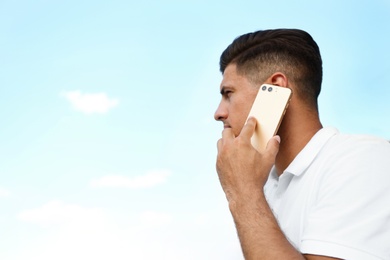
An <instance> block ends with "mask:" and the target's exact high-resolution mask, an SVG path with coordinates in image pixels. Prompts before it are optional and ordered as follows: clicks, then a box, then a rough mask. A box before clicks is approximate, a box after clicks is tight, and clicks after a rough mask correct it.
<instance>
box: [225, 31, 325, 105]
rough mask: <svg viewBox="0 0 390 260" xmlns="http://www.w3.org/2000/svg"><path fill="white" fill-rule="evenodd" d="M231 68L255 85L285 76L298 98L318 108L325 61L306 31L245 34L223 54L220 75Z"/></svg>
mask: <svg viewBox="0 0 390 260" xmlns="http://www.w3.org/2000/svg"><path fill="white" fill-rule="evenodd" d="M229 64H236V66H237V73H239V74H242V75H245V76H247V77H248V79H249V80H251V81H252V82H253V83H255V84H261V83H263V82H264V81H265V80H266V79H267V78H268V77H270V76H271V75H272V74H273V73H275V72H282V73H284V74H285V75H286V76H287V77H288V78H289V80H290V81H291V82H292V83H294V85H295V86H296V88H295V90H296V92H297V93H296V94H298V95H299V96H300V97H301V98H302V99H305V100H307V101H308V103H309V104H311V105H314V106H315V107H317V98H318V95H319V94H320V91H321V83H322V59H321V54H320V50H319V48H318V45H317V44H316V42H315V41H314V40H313V38H312V37H311V36H310V34H308V33H307V32H305V31H302V30H298V29H276V30H262V31H257V32H253V33H248V34H244V35H242V36H240V37H238V38H236V39H235V40H234V41H233V42H232V43H231V44H230V45H229V46H228V47H227V48H226V50H225V51H224V52H223V53H222V55H221V58H220V71H221V72H222V73H224V71H225V69H226V67H227V66H228V65H229Z"/></svg>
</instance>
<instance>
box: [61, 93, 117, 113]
mask: <svg viewBox="0 0 390 260" xmlns="http://www.w3.org/2000/svg"><path fill="white" fill-rule="evenodd" d="M61 96H64V97H65V98H66V99H67V100H68V101H69V102H70V103H71V104H72V106H73V108H74V109H76V110H77V111H81V112H83V113H84V114H87V115H89V114H93V113H97V114H106V113H107V112H108V111H109V110H110V109H112V108H114V107H116V106H117V105H118V104H119V100H118V99H113V98H108V96H107V94H106V93H104V92H101V93H81V91H80V90H75V91H67V92H62V93H61Z"/></svg>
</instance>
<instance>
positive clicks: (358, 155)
mask: <svg viewBox="0 0 390 260" xmlns="http://www.w3.org/2000/svg"><path fill="white" fill-rule="evenodd" d="M319 156H320V157H321V156H322V157H323V159H324V160H325V161H326V163H327V166H329V167H332V168H334V167H339V168H340V167H341V168H348V169H354V170H356V171H360V170H367V169H370V171H371V170H386V171H387V172H389V171H390V143H389V141H387V140H385V139H383V138H379V137H376V136H370V135H348V134H341V133H337V134H335V135H334V136H332V137H331V138H330V139H329V141H328V142H327V143H326V145H325V146H324V148H323V149H322V151H321V152H320V154H319ZM359 169H360V170H359ZM389 176H390V175H389Z"/></svg>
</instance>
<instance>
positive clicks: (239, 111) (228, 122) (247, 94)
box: [214, 64, 258, 136]
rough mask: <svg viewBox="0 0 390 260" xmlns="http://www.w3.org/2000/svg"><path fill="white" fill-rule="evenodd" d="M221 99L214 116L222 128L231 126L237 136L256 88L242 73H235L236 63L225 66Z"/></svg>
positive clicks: (253, 98)
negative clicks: (221, 124) (220, 122)
mask: <svg viewBox="0 0 390 260" xmlns="http://www.w3.org/2000/svg"><path fill="white" fill-rule="evenodd" d="M220 90H221V95H222V99H221V102H220V104H219V106H218V108H217V111H215V114H214V118H215V120H217V121H222V123H223V126H224V128H232V130H233V133H234V135H235V136H238V135H239V134H240V132H241V129H242V127H243V126H244V124H245V122H246V118H247V117H248V114H249V111H250V109H251V107H252V104H253V101H254V100H255V98H256V94H257V92H258V88H256V87H254V85H253V84H252V83H251V82H250V81H249V80H248V79H247V78H246V77H245V76H242V75H239V74H237V71H236V65H235V64H230V65H228V66H227V67H226V69H225V72H224V74H223V79H222V82H221V86H220Z"/></svg>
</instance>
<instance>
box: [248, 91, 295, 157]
mask: <svg viewBox="0 0 390 260" xmlns="http://www.w3.org/2000/svg"><path fill="white" fill-rule="evenodd" d="M291 96H292V90H291V89H290V88H285V87H279V86H274V85H269V84H263V85H261V87H260V89H259V92H258V93H257V96H256V99H255V101H254V102H253V105H252V108H251V111H250V112H249V115H248V118H249V117H251V116H252V117H255V118H256V120H257V124H256V129H255V133H254V134H253V136H252V138H251V143H252V145H253V147H254V148H255V149H256V150H257V151H259V152H263V151H264V150H265V148H266V146H267V143H268V141H269V140H270V139H271V138H272V137H273V136H274V135H275V134H276V133H277V131H278V129H279V126H280V123H281V122H282V119H283V116H284V114H285V113H286V109H287V107H288V105H289V102H290V99H291Z"/></svg>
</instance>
